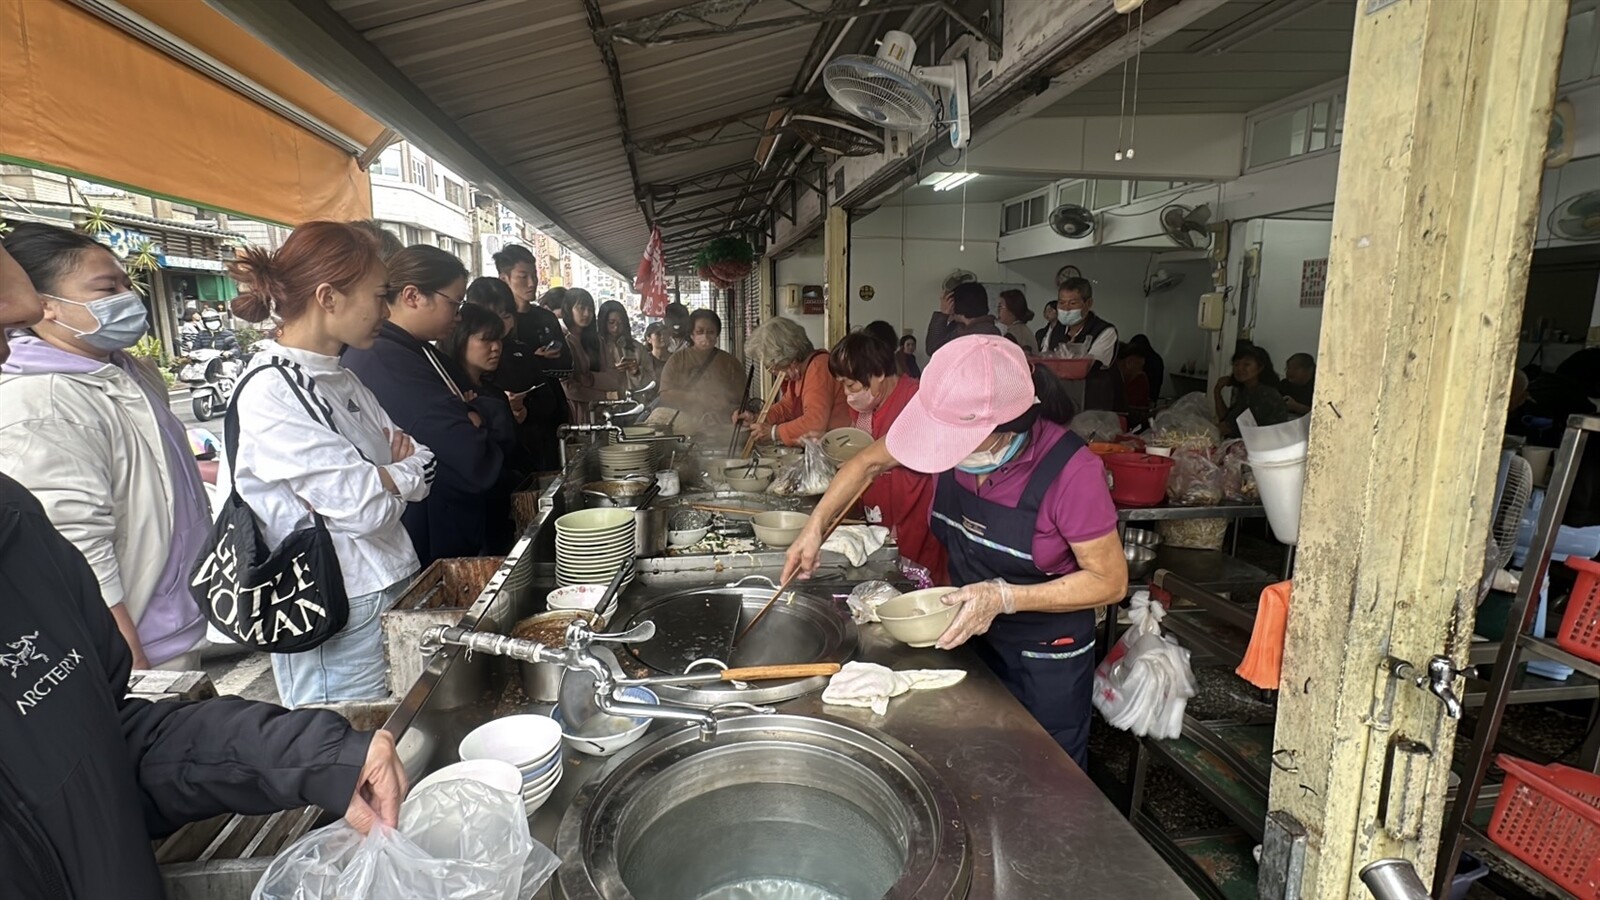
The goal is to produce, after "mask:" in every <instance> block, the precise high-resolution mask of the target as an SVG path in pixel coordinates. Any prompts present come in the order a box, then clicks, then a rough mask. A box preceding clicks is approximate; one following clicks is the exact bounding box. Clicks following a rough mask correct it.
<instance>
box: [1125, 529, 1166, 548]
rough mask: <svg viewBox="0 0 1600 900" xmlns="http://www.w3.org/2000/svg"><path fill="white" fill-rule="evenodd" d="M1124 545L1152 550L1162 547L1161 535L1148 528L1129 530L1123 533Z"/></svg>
mask: <svg viewBox="0 0 1600 900" xmlns="http://www.w3.org/2000/svg"><path fill="white" fill-rule="evenodd" d="M1122 543H1123V544H1124V545H1127V544H1133V545H1134V546H1137V547H1149V548H1151V549H1152V550H1153V549H1155V548H1156V547H1159V546H1161V535H1159V534H1157V533H1156V532H1154V531H1151V530H1150V529H1148V528H1129V529H1128V530H1127V531H1124V532H1123V533H1122Z"/></svg>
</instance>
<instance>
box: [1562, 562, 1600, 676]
mask: <svg viewBox="0 0 1600 900" xmlns="http://www.w3.org/2000/svg"><path fill="white" fill-rule="evenodd" d="M1567 568H1569V569H1571V570H1572V571H1574V572H1577V573H1578V579H1577V581H1576V582H1574V583H1573V585H1572V596H1571V597H1570V598H1568V600H1567V611H1566V614H1565V615H1563V616H1562V617H1561V630H1560V631H1559V632H1557V633H1556V646H1558V647H1560V648H1561V649H1563V650H1565V651H1567V652H1568V653H1571V654H1572V655H1573V656H1581V657H1583V658H1584V659H1587V660H1589V661H1590V662H1600V563H1596V562H1595V561H1593V560H1589V559H1575V558H1573V557H1571V556H1569V557H1567Z"/></svg>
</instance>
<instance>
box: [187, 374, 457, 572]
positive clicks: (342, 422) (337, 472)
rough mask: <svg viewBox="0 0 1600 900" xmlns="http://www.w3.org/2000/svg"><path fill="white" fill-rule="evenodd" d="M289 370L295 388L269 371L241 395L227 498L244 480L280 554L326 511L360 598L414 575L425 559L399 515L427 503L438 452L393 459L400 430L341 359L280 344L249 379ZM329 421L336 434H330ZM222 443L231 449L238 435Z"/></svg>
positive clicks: (419, 450) (220, 489) (220, 476)
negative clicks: (388, 483) (391, 487)
mask: <svg viewBox="0 0 1600 900" xmlns="http://www.w3.org/2000/svg"><path fill="white" fill-rule="evenodd" d="M282 363H289V364H291V370H290V374H291V376H292V378H293V381H292V382H291V380H290V379H286V378H284V377H283V375H282V374H280V373H276V372H263V373H261V374H260V375H257V376H256V377H254V378H252V379H250V382H249V383H248V384H246V385H244V388H243V390H242V391H240V392H239V393H238V394H236V395H235V396H234V402H235V403H236V404H237V406H238V410H239V437H238V441H237V443H238V448H237V454H238V455H237V458H236V460H235V464H236V465H237V467H238V471H237V475H236V476H235V473H233V472H230V471H229V470H228V462H227V460H226V459H224V460H223V462H222V465H221V466H220V467H219V469H218V472H217V494H218V496H219V497H226V496H227V494H228V491H229V490H230V488H231V487H232V486H233V485H234V483H235V477H237V487H238V491H239V496H240V497H242V498H243V499H244V501H245V502H246V503H247V504H249V506H250V509H251V511H252V512H254V513H255V515H256V519H257V521H259V522H260V523H261V531H262V537H263V538H264V539H265V540H266V541H267V543H268V545H269V546H272V547H276V546H277V545H278V544H280V543H282V542H283V539H284V538H286V537H288V535H289V533H290V532H292V531H295V530H296V529H299V528H306V527H309V526H310V524H311V513H310V510H308V509H307V506H308V505H309V507H310V508H311V509H315V510H316V511H317V512H319V513H321V514H322V517H323V519H324V520H325V521H326V522H327V526H328V531H329V533H330V534H331V535H332V537H333V546H334V550H335V552H336V553H337V554H338V557H339V567H340V569H341V570H342V571H343V574H344V584H345V592H346V593H347V594H348V595H349V596H351V597H358V596H361V595H363V594H370V593H372V592H374V591H379V590H382V589H384V588H386V587H388V586H390V585H392V584H394V583H395V582H397V581H399V580H400V579H402V578H405V577H407V576H410V575H412V574H413V573H415V572H416V570H417V567H418V563H417V552H416V550H415V549H413V548H412V546H411V538H410V537H409V536H408V535H407V534H406V530H405V528H404V527H403V526H402V525H401V524H400V514H401V513H403V512H404V511H405V508H406V504H407V503H414V502H416V501H418V500H422V499H423V498H425V497H427V496H428V489H429V486H430V485H431V484H432V482H433V472H434V461H433V451H431V450H429V449H428V448H427V447H424V446H422V445H421V444H417V445H416V452H415V453H413V454H412V455H410V456H408V457H406V458H405V459H403V460H401V461H400V462H394V459H393V456H392V455H391V454H390V451H389V439H388V438H387V437H385V436H384V430H385V429H387V430H388V431H389V432H390V433H393V432H395V431H397V430H398V426H396V425H395V424H394V422H393V420H391V419H390V418H389V415H388V413H385V412H384V411H383V407H382V406H379V405H378V400H377V398H376V397H374V396H373V395H372V392H371V391H369V390H367V387H366V385H364V384H362V383H361V381H360V380H359V379H357V378H356V376H355V375H354V374H353V373H352V372H350V371H349V370H348V369H346V368H345V367H344V366H342V365H340V364H339V359H338V357H334V356H323V355H321V354H318V353H311V352H309V351H306V350H300V349H296V348H293V347H281V346H280V347H275V348H273V349H272V351H271V352H269V353H259V354H257V355H256V356H255V358H254V359H252V360H251V361H250V366H249V367H248V368H247V369H246V373H247V374H248V373H249V372H252V371H254V370H256V369H258V368H260V367H262V366H266V365H273V364H282ZM312 379H314V380H315V385H314V388H313V385H312V383H311V380H312ZM330 420H331V421H332V423H333V428H329V427H328V422H329V421H330ZM334 429H337V431H335V430H334ZM223 441H224V443H227V444H229V445H230V449H232V447H231V444H232V438H231V436H227V435H225V436H224V437H223ZM224 456H226V454H224ZM379 466H382V467H383V468H384V469H385V470H386V471H387V472H388V473H389V477H390V478H391V479H393V481H394V484H395V487H397V488H399V491H400V493H399V496H396V495H394V494H391V493H389V492H388V491H387V490H385V489H384V487H383V483H382V481H380V480H379V478H378V467H379ZM219 506H220V505H219Z"/></svg>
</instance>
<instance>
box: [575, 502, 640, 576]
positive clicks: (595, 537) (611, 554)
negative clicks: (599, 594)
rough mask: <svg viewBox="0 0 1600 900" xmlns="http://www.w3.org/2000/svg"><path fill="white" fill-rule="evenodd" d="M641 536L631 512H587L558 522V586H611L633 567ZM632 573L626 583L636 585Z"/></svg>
mask: <svg viewBox="0 0 1600 900" xmlns="http://www.w3.org/2000/svg"><path fill="white" fill-rule="evenodd" d="M636 555H638V536H637V534H636V532H635V526H634V511H633V510H631V509H585V510H580V511H578V512H573V513H567V514H566V515H564V516H562V517H561V518H559V519H557V520H556V585H557V586H558V587H566V586H568V585H573V584H610V583H611V579H612V577H613V576H615V575H616V574H617V569H619V568H621V567H623V566H631V565H632V564H633V559H634V557H635V556H636ZM632 581H633V574H632V573H631V572H630V573H629V574H628V576H627V578H626V579H624V581H623V582H622V584H623V586H624V587H626V586H627V585H628V584H630V583H632Z"/></svg>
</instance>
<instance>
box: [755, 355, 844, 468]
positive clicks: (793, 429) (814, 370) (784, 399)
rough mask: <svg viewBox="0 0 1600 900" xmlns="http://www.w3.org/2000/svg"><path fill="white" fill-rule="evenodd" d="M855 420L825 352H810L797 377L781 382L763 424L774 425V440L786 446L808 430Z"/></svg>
mask: <svg viewBox="0 0 1600 900" xmlns="http://www.w3.org/2000/svg"><path fill="white" fill-rule="evenodd" d="M854 421H855V412H854V411H853V410H851V409H850V404H848V403H846V402H845V400H844V386H843V385H841V384H840V383H839V382H838V381H837V380H836V379H835V378H834V377H833V373H832V372H829V371H828V354H826V353H823V352H822V351H821V350H818V351H816V352H815V353H813V354H811V359H809V360H807V361H806V367H805V370H804V371H803V372H802V373H801V375H800V377H799V379H790V380H788V381H785V382H784V383H783V395H782V396H781V397H779V398H778V402H776V403H774V404H772V409H771V411H769V412H768V413H767V422H766V425H765V426H763V427H764V428H766V429H767V430H768V431H770V430H771V426H773V425H776V426H778V441H779V442H780V443H783V444H787V445H788V446H790V447H797V446H799V445H800V439H801V438H803V437H805V436H806V435H808V434H811V433H812V432H817V433H819V434H821V433H825V432H829V431H832V430H833V429H835V428H843V427H845V426H846V425H850V424H852V423H853V422H854Z"/></svg>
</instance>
